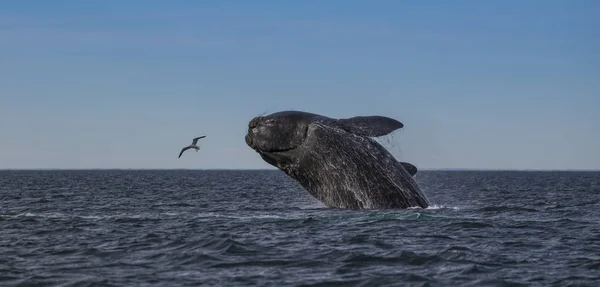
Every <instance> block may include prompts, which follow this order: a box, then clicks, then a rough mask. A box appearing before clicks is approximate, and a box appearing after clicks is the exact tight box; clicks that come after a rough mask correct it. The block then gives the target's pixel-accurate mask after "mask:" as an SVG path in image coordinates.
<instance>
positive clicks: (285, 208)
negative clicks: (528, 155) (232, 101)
mask: <svg viewBox="0 0 600 287" xmlns="http://www.w3.org/2000/svg"><path fill="white" fill-rule="evenodd" d="M416 179H417V182H418V183H419V184H420V185H421V187H422V189H423V190H424V192H425V194H426V195H427V196H428V198H429V199H430V201H431V202H432V204H433V206H432V207H430V208H427V209H420V208H413V209H407V210H362V211H355V210H340V209H332V208H326V207H325V206H323V205H322V204H321V203H320V202H318V201H317V200H315V199H314V198H312V197H311V196H310V195H309V194H308V193H307V192H306V191H304V189H302V187H300V186H299V185H298V184H296V183H295V182H294V181H292V180H291V179H290V178H288V177H287V176H286V175H285V174H283V173H282V172H281V171H278V170H264V171H234V170H231V171H227V170H76V171H66V170H56V171H50V170H49V171H0V202H1V204H0V285H1V286H600V172H551V171H548V172H537V171H535V172H534V171H419V173H418V174H417V177H416Z"/></svg>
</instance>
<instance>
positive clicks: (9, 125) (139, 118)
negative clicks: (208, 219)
mask: <svg viewBox="0 0 600 287" xmlns="http://www.w3.org/2000/svg"><path fill="white" fill-rule="evenodd" d="M598 13H600V1H592V0H589V1H586V0H580V1H554V0H548V1H522V0H520V1H517V0H509V1H475V0H472V1H460V0H457V1H441V0H438V1H410V2H409V1H391V0H390V1H351V0H347V1H342V0H339V1H315V0H307V1H293V2H292V1H275V0H273V1H241V0H239V1H191V0H187V1H183V0H180V1H177V0H175V1H150V0H148V1H141V0H140V1H133V0H132V1H114V0H110V1H108V0H107V1H74V0H73V1H42V0H38V1H34V0H24V1H4V2H1V3H0V169H6V168H15V169H18V168H202V169H203V168H233V169H235V168H240V169H245V168H271V167H270V166H269V165H267V164H266V163H264V162H263V161H262V160H261V159H260V157H259V156H258V155H257V154H256V153H255V152H254V151H252V150H251V149H250V148H249V147H247V146H246V144H245V142H244V135H245V133H246V129H247V122H248V121H249V120H250V119H251V118H252V117H253V116H256V115H258V114H263V113H271V112H276V111H280V110H286V109H295V110H304V111H309V112H315V113H321V114H324V115H327V116H331V117H338V118H339V117H352V116H358V115H384V116H390V117H393V118H396V119H398V120H400V121H401V122H403V123H404V124H405V127H404V128H403V129H401V130H400V131H398V132H395V133H394V134H393V136H392V138H391V139H390V142H389V143H388V144H387V145H386V146H388V147H390V150H391V151H392V152H393V153H394V155H396V156H397V157H399V158H401V159H402V160H404V161H408V162H411V163H413V164H415V165H416V166H417V167H419V168H422V169H427V168H484V169H488V168H491V169H600V152H599V151H598V147H600V53H599V51H600V29H598V27H600V18H599V17H597V16H598ZM198 135H206V136H207V137H206V138H205V139H202V140H201V141H200V144H201V147H202V148H201V150H200V151H199V152H197V153H196V152H194V151H188V152H186V153H185V154H184V155H183V156H182V157H181V158H180V159H178V158H177V155H178V153H179V151H180V149H181V148H182V147H183V146H185V145H188V144H189V143H190V141H191V138H193V137H195V136H198Z"/></svg>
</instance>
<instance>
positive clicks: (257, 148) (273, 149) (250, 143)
mask: <svg viewBox="0 0 600 287" xmlns="http://www.w3.org/2000/svg"><path fill="white" fill-rule="evenodd" d="M245 140H246V144H247V145H248V146H249V147H250V148H252V149H253V150H255V151H256V152H258V153H263V154H264V153H284V152H288V151H291V150H294V149H296V147H290V148H276V147H270V148H261V147H260V145H259V144H257V143H256V142H255V141H254V139H253V138H252V136H251V135H250V132H249V133H248V134H246V137H245Z"/></svg>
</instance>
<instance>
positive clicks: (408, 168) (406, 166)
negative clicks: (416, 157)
mask: <svg viewBox="0 0 600 287" xmlns="http://www.w3.org/2000/svg"><path fill="white" fill-rule="evenodd" d="M400 164H401V165H402V167H404V169H406V171H408V173H409V174H410V176H415V174H417V171H418V170H417V167H416V166H414V165H412V164H410V163H408V162H400Z"/></svg>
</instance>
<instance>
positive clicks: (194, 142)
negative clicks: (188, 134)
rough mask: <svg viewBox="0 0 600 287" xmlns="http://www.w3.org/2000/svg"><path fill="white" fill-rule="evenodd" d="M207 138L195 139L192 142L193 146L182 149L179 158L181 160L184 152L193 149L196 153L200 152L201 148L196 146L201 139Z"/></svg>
mask: <svg viewBox="0 0 600 287" xmlns="http://www.w3.org/2000/svg"><path fill="white" fill-rule="evenodd" d="M205 137H206V136H199V137H197V138H194V140H192V144H191V145H189V146H186V147H184V148H183V149H181V152H180V153H179V156H178V157H177V158H180V157H181V155H182V154H183V152H184V151H186V150H188V149H191V148H193V149H195V150H196V152H198V150H199V149H200V147H199V146H197V145H196V143H198V140H199V139H201V138H205Z"/></svg>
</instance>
